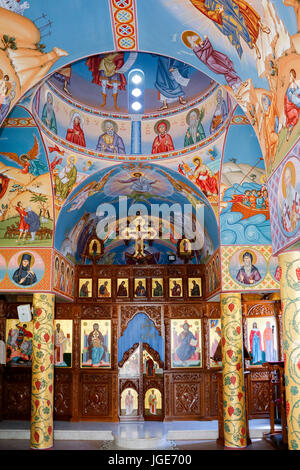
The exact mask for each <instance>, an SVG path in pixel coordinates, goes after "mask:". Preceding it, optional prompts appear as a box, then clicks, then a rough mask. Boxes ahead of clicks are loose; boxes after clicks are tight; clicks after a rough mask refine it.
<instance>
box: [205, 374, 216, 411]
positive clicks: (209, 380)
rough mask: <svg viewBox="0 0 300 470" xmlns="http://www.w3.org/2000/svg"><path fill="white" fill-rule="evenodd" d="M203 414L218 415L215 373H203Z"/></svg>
mask: <svg viewBox="0 0 300 470" xmlns="http://www.w3.org/2000/svg"><path fill="white" fill-rule="evenodd" d="M205 415H206V416H209V417H214V418H217V416H218V376H217V373H207V374H205Z"/></svg>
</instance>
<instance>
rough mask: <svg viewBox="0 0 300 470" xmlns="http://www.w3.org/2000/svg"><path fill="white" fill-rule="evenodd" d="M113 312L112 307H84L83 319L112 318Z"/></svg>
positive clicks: (82, 310) (89, 305) (82, 311)
mask: <svg viewBox="0 0 300 470" xmlns="http://www.w3.org/2000/svg"><path fill="white" fill-rule="evenodd" d="M111 312H112V309H111V306H110V305H98V304H97V305H95V304H93V305H91V304H88V305H82V309H81V318H87V319H93V318H99V319H100V318H111Z"/></svg>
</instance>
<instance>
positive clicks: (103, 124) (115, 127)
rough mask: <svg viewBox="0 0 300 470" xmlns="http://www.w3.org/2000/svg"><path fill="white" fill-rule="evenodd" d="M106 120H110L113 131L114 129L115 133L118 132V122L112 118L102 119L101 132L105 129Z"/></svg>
mask: <svg viewBox="0 0 300 470" xmlns="http://www.w3.org/2000/svg"><path fill="white" fill-rule="evenodd" d="M107 122H110V123H111V124H112V125H113V126H114V131H115V133H117V132H118V124H117V123H116V122H115V121H113V120H112V119H104V121H103V122H102V124H101V128H102V132H106V131H105V124H106V123H107Z"/></svg>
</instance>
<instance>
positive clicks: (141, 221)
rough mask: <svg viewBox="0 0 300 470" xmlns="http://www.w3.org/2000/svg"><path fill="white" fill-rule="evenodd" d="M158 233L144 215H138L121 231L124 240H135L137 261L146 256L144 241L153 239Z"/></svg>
mask: <svg viewBox="0 0 300 470" xmlns="http://www.w3.org/2000/svg"><path fill="white" fill-rule="evenodd" d="M156 235H157V231H156V230H154V228H153V227H151V225H150V224H149V223H148V221H147V220H145V218H144V217H142V216H141V215H138V216H137V217H136V218H135V219H134V220H132V221H131V222H130V224H129V226H128V227H126V228H125V229H124V230H122V232H121V237H122V238H123V239H124V240H135V253H134V255H133V258H135V259H136V260H137V261H138V260H142V259H143V258H145V253H144V241H145V240H153V239H154V238H155V237H156Z"/></svg>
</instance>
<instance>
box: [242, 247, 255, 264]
mask: <svg viewBox="0 0 300 470" xmlns="http://www.w3.org/2000/svg"><path fill="white" fill-rule="evenodd" d="M246 252H248V253H250V254H251V255H252V264H255V263H256V261H257V254H256V253H255V251H252V250H242V251H241V253H240V254H239V262H240V264H241V265H242V264H243V263H244V262H243V255H244V253H246Z"/></svg>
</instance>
